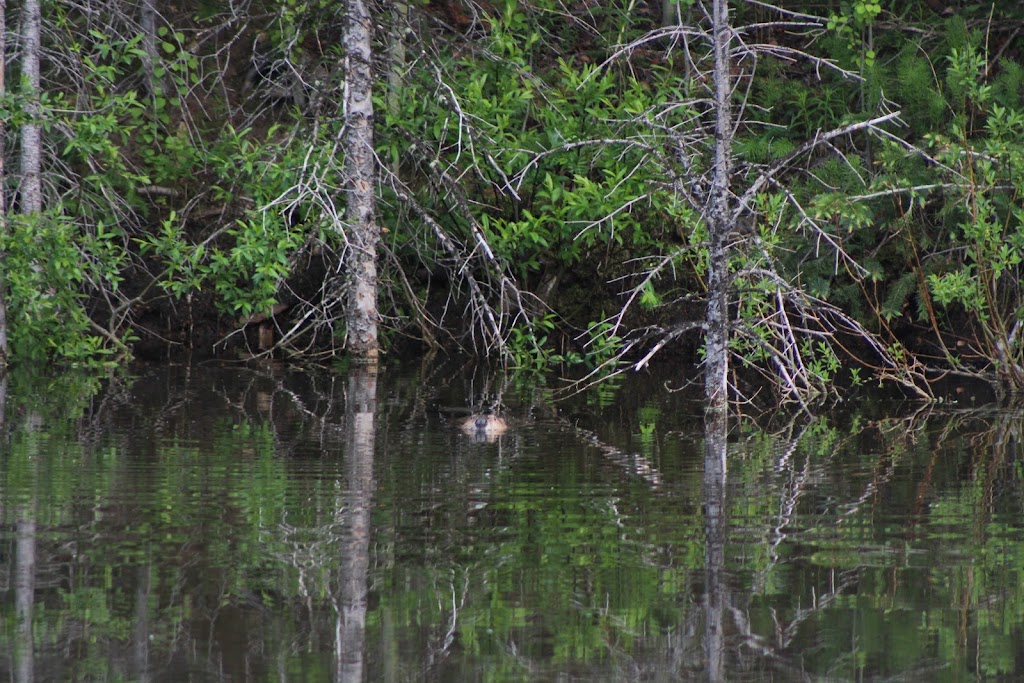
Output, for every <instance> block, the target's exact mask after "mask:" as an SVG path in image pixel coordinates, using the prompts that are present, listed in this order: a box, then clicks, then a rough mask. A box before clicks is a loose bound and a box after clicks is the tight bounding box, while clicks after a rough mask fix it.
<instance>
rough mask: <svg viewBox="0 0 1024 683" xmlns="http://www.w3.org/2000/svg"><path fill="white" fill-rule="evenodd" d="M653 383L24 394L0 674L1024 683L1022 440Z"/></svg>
mask: <svg viewBox="0 0 1024 683" xmlns="http://www.w3.org/2000/svg"><path fill="white" fill-rule="evenodd" d="M670 374H671V371H669V372H661V373H659V374H657V375H652V376H645V377H637V378H633V379H630V380H628V381H627V382H626V383H625V384H623V385H621V386H619V387H617V388H612V387H608V388H606V389H605V390H603V391H601V392H599V393H598V392H592V393H590V394H586V395H583V396H577V397H574V398H571V399H568V400H564V401H555V400H554V391H555V390H556V389H557V388H558V387H559V386H560V385H559V384H558V383H557V382H555V381H551V380H549V381H547V382H545V381H542V380H524V379H515V380H511V379H507V378H504V377H502V376H501V375H497V374H494V375H488V374H487V373H484V372H482V371H479V370H476V371H473V370H470V369H467V368H464V367H458V366H453V365H448V366H431V367H415V368H394V367H387V368H384V369H382V370H381V371H380V373H378V374H376V375H371V374H368V373H366V372H365V371H351V372H346V371H337V372H332V371H329V370H324V369H317V370H307V369H301V368H285V367H280V366H256V367H252V366H219V365H197V366H192V367H185V366H168V367H159V368H155V367H148V368H147V367H143V368H138V369H136V371H135V372H134V374H133V375H132V376H131V377H129V378H124V379H118V380H103V381H96V380H89V379H86V378H82V377H78V376H75V375H73V374H61V375H59V376H51V377H49V378H40V377H31V376H28V375H24V374H16V375H14V376H12V377H10V378H9V379H8V380H7V381H6V382H0V391H2V392H3V393H4V394H5V396H2V397H0V399H2V400H0V406H2V408H3V410H2V412H0V425H2V429H0V615H2V622H0V679H2V680H10V681H20V682H24V681H33V680H35V681H54V680H82V681H92V680H106V681H318V680H323V681H329V680H339V681H460V682H461V681H577V680H581V681H641V680H642V681H675V680H722V681H760V680H777V681H790V680H794V681H799V680H810V681H823V680H836V681H847V680H927V681H962V680H968V679H985V680H1021V677H1022V676H1024V632H1022V623H1024V599H1022V596H1024V575H1022V570H1024V514H1022V513H1024V509H1022V508H1024V486H1022V475H1024V459H1022V457H1021V444H1020V431H1021V427H1022V425H1024V420H1022V417H1021V414H1019V413H1014V412H1006V411H996V410H986V409H981V408H967V407H961V408H957V407H946V408H944V409H943V411H941V412H940V411H939V410H938V409H927V410H925V409H922V408H920V406H917V407H916V412H915V407H914V406H905V405H904V406H897V405H888V406H886V405H879V404H877V403H873V402H868V401H863V402H860V403H857V402H854V403H853V404H852V405H850V406H848V410H847V411H846V412H842V413H835V414H832V415H828V416H823V417H819V418H817V419H814V420H808V419H807V418H799V419H795V420H792V421H786V420H784V419H782V418H780V417H779V416H775V417H774V418H773V419H771V420H768V421H765V420H754V419H748V418H738V417H736V416H733V417H732V418H731V420H730V422H729V424H709V425H704V424H703V416H702V414H701V409H700V405H699V404H698V403H695V402H692V401H689V400H687V399H686V398H685V397H683V396H682V395H681V394H670V393H667V392H666V391H665V390H664V389H663V388H662V381H663V380H664V379H666V378H668V377H669V375H670ZM497 396H500V397H501V398H502V400H503V403H504V406H505V408H506V410H507V412H508V414H509V415H510V416H511V417H512V428H511V429H510V431H509V432H508V433H506V434H504V435H503V436H501V437H500V438H498V439H495V440H494V441H488V440H486V439H479V440H478V439H474V438H471V437H468V436H465V435H463V434H461V433H460V432H459V431H458V430H457V429H456V427H455V421H456V420H457V419H458V414H457V413H455V412H452V411H449V410H445V409H447V408H463V407H465V406H467V405H470V404H472V403H474V402H479V401H484V400H493V398H494V397H497Z"/></svg>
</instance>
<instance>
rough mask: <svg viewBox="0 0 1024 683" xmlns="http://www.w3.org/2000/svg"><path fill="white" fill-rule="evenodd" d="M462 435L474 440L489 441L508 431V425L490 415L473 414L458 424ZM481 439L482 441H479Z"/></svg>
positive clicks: (499, 418) (497, 417) (495, 416)
mask: <svg viewBox="0 0 1024 683" xmlns="http://www.w3.org/2000/svg"><path fill="white" fill-rule="evenodd" d="M459 428H460V429H461V430H462V432H463V433H464V434H468V435H470V436H472V437H474V438H475V439H477V440H478V441H479V440H487V441H491V440H493V439H494V437H497V436H500V435H502V434H504V433H505V432H506V431H508V423H507V422H506V421H505V420H504V419H502V418H501V417H499V416H497V415H494V414H491V413H474V414H472V415H470V416H469V417H467V418H464V419H463V420H462V421H461V422H460V423H459ZM481 438H482V439H481Z"/></svg>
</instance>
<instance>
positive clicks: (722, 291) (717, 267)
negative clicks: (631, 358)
mask: <svg viewBox="0 0 1024 683" xmlns="http://www.w3.org/2000/svg"><path fill="white" fill-rule="evenodd" d="M711 13H712V17H711V19H712V28H711V30H712V49H713V51H714V55H715V67H714V68H715V71H714V101H715V115H716V120H715V160H714V166H713V168H712V172H711V196H710V198H709V199H710V207H709V210H708V213H707V223H708V240H709V245H708V251H709V253H708V308H707V313H706V315H705V321H704V322H705V324H706V325H707V330H706V332H705V336H704V345H705V351H706V354H707V356H706V358H705V366H704V398H705V400H706V401H707V404H708V406H707V407H708V409H709V410H722V409H724V408H725V407H726V405H727V404H728V398H729V392H728V387H729V349H728V342H729V286H730V284H731V278H730V276H729V246H728V245H729V240H728V235H729V232H730V230H731V229H732V204H733V201H732V194H731V188H730V181H731V174H732V136H733V128H732V100H731V96H732V79H731V74H730V64H729V61H730V60H729V50H730V47H731V43H732V27H731V26H730V25H729V8H728V5H727V3H726V0H714V4H713V6H712V10H711Z"/></svg>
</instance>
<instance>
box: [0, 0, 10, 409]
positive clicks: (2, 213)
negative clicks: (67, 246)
mask: <svg viewBox="0 0 1024 683" xmlns="http://www.w3.org/2000/svg"><path fill="white" fill-rule="evenodd" d="M6 71H7V0H0V99H2V98H3V96H4V94H5V93H6V92H7V87H6V84H5V82H4V74H5V73H6ZM5 128H6V126H5V122H4V120H3V119H2V118H0V370H2V369H3V368H5V367H7V359H8V354H9V352H8V349H7V282H6V280H5V279H4V273H5V272H7V254H6V252H5V251H4V249H3V245H2V242H3V241H4V240H6V239H7V197H6V196H5V194H4V187H5V186H6V177H7V176H6V173H5V171H6V167H5V166H4V162H5V161H6V160H7V155H6V150H5V149H4V142H3V141H4V140H5V139H6V138H7V131H6V130H5ZM0 410H2V409H0Z"/></svg>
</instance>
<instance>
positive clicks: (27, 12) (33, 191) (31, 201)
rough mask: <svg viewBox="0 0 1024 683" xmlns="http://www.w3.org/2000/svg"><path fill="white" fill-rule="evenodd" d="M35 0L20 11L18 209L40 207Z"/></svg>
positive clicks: (24, 211) (31, 210)
mask: <svg viewBox="0 0 1024 683" xmlns="http://www.w3.org/2000/svg"><path fill="white" fill-rule="evenodd" d="M39 30H40V14H39V0H25V5H24V7H23V8H22V13H21V40H22V53H21V54H22V58H21V87H22V96H23V98H24V109H25V113H26V114H27V115H28V117H27V118H28V121H27V122H26V123H25V124H24V125H22V127H21V169H20V170H21V183H20V186H19V189H20V195H21V213H22V214H31V213H39V212H40V211H42V210H43V190H42V181H41V179H40V168H41V166H42V162H41V159H42V130H41V126H40V125H39V112H40V108H39V90H40V79H39V51H40V42H39Z"/></svg>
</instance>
